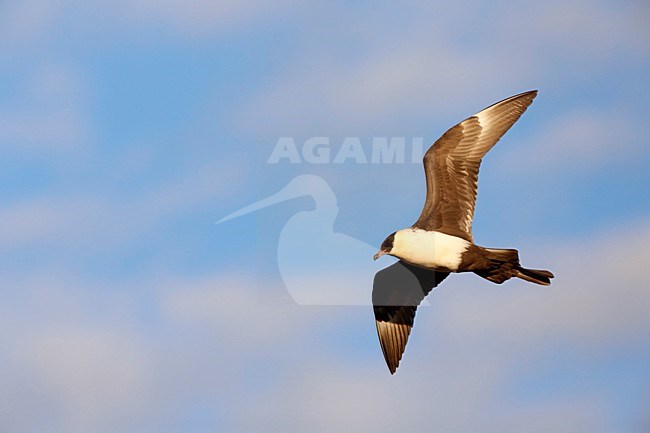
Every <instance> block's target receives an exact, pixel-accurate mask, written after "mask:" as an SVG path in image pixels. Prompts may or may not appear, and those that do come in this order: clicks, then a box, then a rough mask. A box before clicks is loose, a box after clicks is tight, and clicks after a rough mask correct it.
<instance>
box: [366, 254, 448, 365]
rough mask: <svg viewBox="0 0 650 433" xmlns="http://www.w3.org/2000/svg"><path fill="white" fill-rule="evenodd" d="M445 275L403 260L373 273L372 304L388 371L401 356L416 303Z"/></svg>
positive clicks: (418, 303) (445, 273)
mask: <svg viewBox="0 0 650 433" xmlns="http://www.w3.org/2000/svg"><path fill="white" fill-rule="evenodd" d="M447 275H449V273H447V272H436V271H433V270H428V269H424V268H419V267H417V266H413V265H410V264H408V263H405V262H402V261H399V262H397V263H394V264H392V265H391V266H389V267H387V268H385V269H382V270H381V271H379V272H377V274H375V280H374V282H373V286H372V305H373V308H374V311H375V323H376V325H377V335H378V336H379V343H380V344H381V351H382V352H383V354H384V358H385V359H386V364H387V365H388V369H389V370H390V372H391V374H393V373H395V370H397V366H398V365H399V361H400V359H402V354H403V353H404V349H405V348H406V342H407V341H408V338H409V334H410V333H411V328H412V327H413V320H414V319H415V311H416V309H417V307H418V305H420V302H422V300H423V299H424V297H425V296H427V294H429V292H430V291H431V290H432V289H433V288H434V287H436V286H437V285H438V284H439V283H440V282H441V281H442V280H444V279H445V278H446V277H447Z"/></svg>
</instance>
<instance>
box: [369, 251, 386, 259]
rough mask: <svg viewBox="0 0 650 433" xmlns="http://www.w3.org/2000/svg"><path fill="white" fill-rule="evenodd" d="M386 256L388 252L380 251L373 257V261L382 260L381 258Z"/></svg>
mask: <svg viewBox="0 0 650 433" xmlns="http://www.w3.org/2000/svg"><path fill="white" fill-rule="evenodd" d="M384 254H386V251H384V250H379V251H377V253H376V254H375V255H374V256H372V259H373V260H377V259H378V258H380V257H381V256H383V255H384Z"/></svg>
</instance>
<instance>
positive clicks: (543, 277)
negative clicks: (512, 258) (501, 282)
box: [514, 266, 554, 286]
mask: <svg viewBox="0 0 650 433" xmlns="http://www.w3.org/2000/svg"><path fill="white" fill-rule="evenodd" d="M516 270H517V273H516V274H515V275H514V276H515V277H518V278H521V279H522V280H526V281H530V282H531V283H535V284H541V285H542V286H548V285H549V284H551V278H553V277H554V275H553V274H552V273H551V272H549V271H544V270H541V269H526V268H522V267H521V266H520V267H518V268H517V269H516Z"/></svg>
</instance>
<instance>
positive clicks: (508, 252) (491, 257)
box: [475, 248, 554, 286]
mask: <svg viewBox="0 0 650 433" xmlns="http://www.w3.org/2000/svg"><path fill="white" fill-rule="evenodd" d="M484 250H485V253H486V254H485V258H486V259H487V260H488V261H489V264H490V266H489V267H488V268H487V269H481V270H479V271H475V273H476V274H477V275H479V276H481V277H483V278H485V279H487V280H489V281H492V282H493V283H497V284H501V283H503V282H504V281H507V280H509V279H510V278H512V277H517V278H521V279H522V280H526V281H530V282H531V283H535V284H540V285H542V286H548V285H549V284H551V278H553V277H554V275H553V274H552V273H551V272H549V271H545V270H540V269H526V268H523V267H522V266H521V265H520V264H519V252H518V251H517V250H513V249H496V248H484Z"/></svg>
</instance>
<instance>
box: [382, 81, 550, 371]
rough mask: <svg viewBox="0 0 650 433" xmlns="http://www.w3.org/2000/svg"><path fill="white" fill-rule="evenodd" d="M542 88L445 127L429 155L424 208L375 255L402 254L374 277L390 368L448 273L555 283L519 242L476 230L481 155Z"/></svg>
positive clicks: (426, 169)
mask: <svg viewBox="0 0 650 433" xmlns="http://www.w3.org/2000/svg"><path fill="white" fill-rule="evenodd" d="M535 96H537V90H532V91H528V92H524V93H520V94H518V95H515V96H511V97H510V98H507V99H504V100H503V101H500V102H497V103H496V104H493V105H491V106H489V107H487V108H486V109H484V110H482V111H480V112H479V113H477V114H475V115H473V116H471V117H469V118H467V119H465V120H463V121H462V122H460V123H459V124H457V125H456V126H454V127H452V128H451V129H449V130H448V131H447V132H445V133H444V134H443V135H442V137H440V138H439V139H438V140H437V141H436V142H435V143H434V144H433V145H432V146H431V147H430V148H429V150H428V151H427V152H426V154H425V155H424V171H425V177H426V185H427V193H426V200H425V203H424V208H423V209H422V213H421V214H420V217H419V218H418V220H417V221H416V222H415V224H413V226H411V227H409V228H405V229H401V230H398V231H396V232H393V233H392V234H390V235H389V236H388V237H387V238H386V239H385V240H384V242H383V243H382V244H381V248H380V249H379V251H378V252H377V253H376V254H375V256H374V259H375V260H376V259H378V258H379V257H380V256H382V255H384V254H389V255H391V256H394V257H397V258H398V259H400V261H399V262H397V263H395V264H394V265H393V266H391V267H389V268H386V269H384V270H383V271H380V272H378V273H377V275H376V276H375V282H374V285H373V307H374V313H375V322H376V325H377V334H378V335H379V342H380V344H381V348H382V352H383V354H384V358H385V359H386V363H387V365H388V369H389V370H390V372H391V374H394V373H395V371H396V370H397V367H398V365H399V362H400V359H401V358H402V354H403V353H404V349H405V347H406V342H407V340H408V337H409V334H410V332H411V327H412V326H413V320H414V318H415V311H416V308H417V306H418V305H419V303H420V302H421V301H422V299H424V297H425V296H426V295H427V294H428V293H429V291H431V289H432V288H433V287H435V286H436V285H437V283H439V282H440V281H442V280H443V279H444V278H446V277H447V276H448V275H449V273H453V272H474V273H475V274H477V275H479V276H481V277H483V278H485V279H487V280H489V281H492V282H494V283H497V284H501V283H503V282H504V281H506V280H508V279H510V278H512V277H517V278H521V279H523V280H526V281H529V282H532V283H536V284H541V285H545V286H546V285H549V284H550V283H551V278H553V274H552V273H551V272H549V271H545V270H537V269H526V268H524V267H522V266H521V265H520V264H519V253H518V251H517V250H515V249H501V248H485V247H481V246H478V245H476V244H474V238H473V236H472V220H473V219H474V207H475V204H476V193H477V188H478V172H479V167H480V165H481V159H482V158H483V156H484V155H485V154H486V153H487V152H488V151H489V150H490V149H491V148H492V147H493V146H494V145H495V144H496V143H497V142H498V141H499V139H500V138H501V137H502V136H503V135H504V134H505V133H506V131H508V129H510V127H511V126H512V125H513V124H514V123H515V122H516V121H517V120H518V119H519V117H520V116H521V115H522V114H523V113H524V111H526V109H527V108H528V106H529V105H530V104H531V103H532V102H533V99H534V98H535ZM391 268H392V269H391ZM405 270H407V271H410V274H411V275H412V276H415V278H416V279H417V280H416V281H417V284H415V286H416V290H413V286H414V283H413V282H412V281H413V280H414V279H413V278H412V277H411V278H410V280H409V281H411V282H410V283H409V282H408V281H405V280H404V279H400V276H399V275H404V271H405ZM409 284H410V287H404V286H408V285H409Z"/></svg>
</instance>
